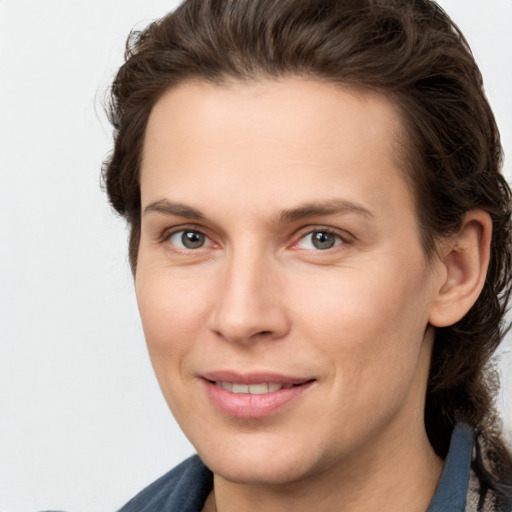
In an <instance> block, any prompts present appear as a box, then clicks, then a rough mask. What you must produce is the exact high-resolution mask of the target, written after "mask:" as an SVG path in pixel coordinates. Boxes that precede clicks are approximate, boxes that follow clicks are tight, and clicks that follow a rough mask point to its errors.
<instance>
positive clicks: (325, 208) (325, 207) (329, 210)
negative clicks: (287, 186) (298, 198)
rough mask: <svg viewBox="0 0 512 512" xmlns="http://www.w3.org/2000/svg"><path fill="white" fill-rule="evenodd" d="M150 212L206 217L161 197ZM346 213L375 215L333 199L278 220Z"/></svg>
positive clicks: (284, 214)
mask: <svg viewBox="0 0 512 512" xmlns="http://www.w3.org/2000/svg"><path fill="white" fill-rule="evenodd" d="M150 212H157V213H162V214H164V215H172V216H175V217H183V218H185V219H193V220H204V219H205V218H206V216H205V215H204V214H203V213H202V212H200V211H199V210H196V209H195V208H192V207H191V206H187V205H185V204H182V203H174V202H172V201H169V200H168V199H161V200H160V201H155V202H153V203H150V204H149V205H148V206H146V208H144V214H146V213H150ZM345 213H357V214H361V215H364V216H365V217H374V215H373V213H372V212H371V211H370V210H368V209H367V208H365V207H364V206H362V205H359V204H356V203H353V202H351V201H345V200H342V199H332V200H329V201H321V202H312V203H305V204H303V205H301V206H298V207H297V208H291V209H289V210H281V211H280V212H279V213H278V215H277V220H278V222H279V223H280V224H287V223H290V222H295V221H298V220H301V219H305V218H308V217H321V216H323V215H334V214H345Z"/></svg>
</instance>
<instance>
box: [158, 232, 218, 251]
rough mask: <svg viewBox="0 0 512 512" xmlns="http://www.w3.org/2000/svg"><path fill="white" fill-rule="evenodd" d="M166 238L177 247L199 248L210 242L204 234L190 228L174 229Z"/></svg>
mask: <svg viewBox="0 0 512 512" xmlns="http://www.w3.org/2000/svg"><path fill="white" fill-rule="evenodd" d="M168 240H169V242H171V244H172V245H174V246H175V247H177V248H178V249H200V248H201V247H204V246H205V245H208V244H209V243H210V239H209V238H208V237H207V236H206V235H205V234H203V233H201V232H200V231H194V230H192V229H182V230H180V231H175V232H174V233H172V234H171V235H170V236H169V238H168Z"/></svg>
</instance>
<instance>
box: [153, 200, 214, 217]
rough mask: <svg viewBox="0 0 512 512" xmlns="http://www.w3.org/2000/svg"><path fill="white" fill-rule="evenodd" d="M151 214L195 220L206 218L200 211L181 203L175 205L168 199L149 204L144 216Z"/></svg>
mask: <svg viewBox="0 0 512 512" xmlns="http://www.w3.org/2000/svg"><path fill="white" fill-rule="evenodd" d="M150 212H157V213H163V214H164V215H173V216H175V217H183V218H185V219H194V220H203V219H204V218H205V216H204V215H203V214H202V213H201V212H200V211H199V210H196V209H195V208H192V207H190V206H187V205H184V204H181V203H173V202H172V201H168V200H167V199H161V200H160V201H155V202H154V203H150V204H148V205H147V206H146V208H144V215H145V214H146V213H150Z"/></svg>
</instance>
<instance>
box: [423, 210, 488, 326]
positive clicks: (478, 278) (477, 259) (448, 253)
mask: <svg viewBox="0 0 512 512" xmlns="http://www.w3.org/2000/svg"><path fill="white" fill-rule="evenodd" d="M491 235H492V220H491V217H490V216H489V214H488V213H487V212H485V211H483V210H480V209H477V210H471V211H469V212H468V213H466V215H465V216H464V219H463V222H462V225H461V227H460V229H459V231H458V232H457V233H455V234H454V235H453V236H451V237H449V238H448V239H446V240H444V241H443V242H442V244H441V248H440V251H439V253H440V255H441V256H440V258H441V262H440V263H441V265H442V268H443V272H441V273H439V276H440V278H439V282H438V283H437V290H436V296H435V299H434V302H433V304H432V308H431V311H430V317H429V322H430V324H431V325H434V326H436V327H447V326H449V325H453V324H454V323H456V322H458V321H459V320H460V319H461V318H462V317H463V316H464V315H465V314H466V313H467V312H468V311H469V310H470V309H471V307H472V306H473V304H474V303H475V302H476V300H477V299H478V296H479V295H480V292H481V291H482V288H483V286H484V283H485V278H486V274H487V267H488V265H489V255H490V244H491Z"/></svg>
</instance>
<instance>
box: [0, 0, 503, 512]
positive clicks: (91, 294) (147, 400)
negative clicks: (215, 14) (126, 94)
mask: <svg viewBox="0 0 512 512" xmlns="http://www.w3.org/2000/svg"><path fill="white" fill-rule="evenodd" d="M176 3H177V2H175V1H169V0H168V1H164V0H88V1H79V0H60V1H59V0H45V1H41V0H0V173H1V174H0V175H1V181H0V511H1V512H24V511H35V510H43V509H54V510H67V511H69V512H104V511H105V512H107V511H113V510H116V509H117V508H119V507H120V506H121V505H122V504H123V503H124V502H125V501H127V500H128V499H129V498H130V497H132V496H133V495H134V494H135V493H136V492H137V491H138V490H140V489H141V488H142V487H143V486H145V485H147V484H148V483H149V482H151V481H153V480H154V479H155V478H157V477H158V476H160V475H161V474H163V473H164V472H166V471H167V470H169V469H170V468H171V467H172V466H173V465H175V464H176V463H177V462H179V461H180V460H182V459H183V458H185V457H186V456H187V455H189V454H191V453H192V452H193V448H192V447H191V446H190V445H189V443H188V442H187V441H186V439H185V437H184V436H183V434H181V432H180V431H179V429H178V427H177V426H176V425H175V423H174V420H173V419H172V417H171V415H170V413H169V412H168V410H167V407H166V405H165V403H164V400H163V399H162V397H161V394H160V391H159V389H158V386H157V384H156V380H155V379H154V377H153V374H152V370H151V366H150V363H149V359H148V356H147V354H146V349H145V345H144V340H143V334H142V329H141V325H140V322H139V319H138V313H137V308H136V304H135V299H134V292H133V285H132V278H131V275H130V271H129V268H128V264H127V257H126V230H125V227H124V224H123V222H122V221H121V220H120V219H118V218H116V217H115V216H114V215H113V213H112V212H111V211H110V209H109V207H108V205H107V203H106V198H105V196H104V194H103V193H102V191H101V189H100V179H99V172H100V166H101V162H102V160H103V159H104V157H105V155H106V154H107V152H108V150H109V147H110V143H111V133H110V127H109V125H108V123H107V121H106V118H105V116H104V114H103V111H102V107H101V100H102V98H103V97H104V95H105V91H106V89H107V87H108V84H109V82H110V80H111V79H112V76H113V73H114V72H115V69H116V68H117V67H118V66H119V65H120V64H121V62H122V54H123V48H124V41H125V39H126V36H127V34H128V32H129V31H130V30H131V29H132V28H134V27H136V28H142V27H144V26H145V25H146V24H147V23H148V22H149V21H151V20H153V19H155V18H157V17H160V16H161V15H163V14H164V13H165V12H167V11H169V10H171V9H172V8H173V7H175V5H176ZM440 4H441V5H442V6H443V7H444V8H445V9H446V10H447V11H448V13H449V14H451V15H452V17H453V18H454V19H455V21H456V22H457V23H458V24H459V25H460V27H461V28H462V30H463V31H464V32H465V34H466V36H467V38H468V39H469V42H470V44H471V46H472V48H473V51H474V53H475V56H476V59H477V61H478V62H479V64H480V66H481V69H482V72H483V75H484V78H485V83H486V89H487V93H488V96H489V98H490V101H491V103H492V105H493V107H494V109H495V112H496V115H497V118H498V123H499V125H500V127H501V132H502V138H503V143H504V147H505V151H506V152H507V151H508V153H509V154H508V159H506V160H505V169H506V174H507V175H508V176H509V177H510V176H511V175H512V172H511V167H512V95H511V94H510V83H512V66H511V61H510V55H511V54H512V31H511V30H510V26H511V23H512V0H489V1H486V2H483V1H482V0H441V2H440ZM511 346H512V342H511V340H510V339H509V340H508V341H507V342H506V343H505V344H504V346H503V348H502V350H501V356H500V357H501V362H500V369H501V373H502V375H503V392H502V394H501V395H500V397H499V407H500V411H501V413H502V416H503V417H504V418H505V422H506V426H507V429H508V430H509V431H510V429H511V428H512V376H511V373H512V348H511Z"/></svg>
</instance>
